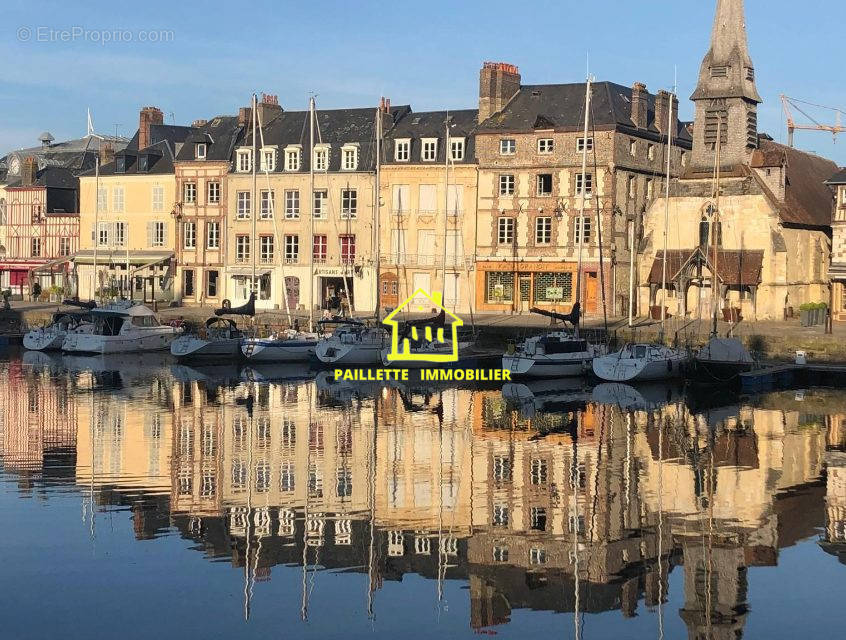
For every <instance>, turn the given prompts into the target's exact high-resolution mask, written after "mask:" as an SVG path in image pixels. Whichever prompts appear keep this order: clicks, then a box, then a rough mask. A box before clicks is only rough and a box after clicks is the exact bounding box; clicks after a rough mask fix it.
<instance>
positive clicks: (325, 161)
mask: <svg viewBox="0 0 846 640" xmlns="http://www.w3.org/2000/svg"><path fill="white" fill-rule="evenodd" d="M328 169H329V146H328V145H320V146H315V147H314V170H315V171H327V170H328Z"/></svg>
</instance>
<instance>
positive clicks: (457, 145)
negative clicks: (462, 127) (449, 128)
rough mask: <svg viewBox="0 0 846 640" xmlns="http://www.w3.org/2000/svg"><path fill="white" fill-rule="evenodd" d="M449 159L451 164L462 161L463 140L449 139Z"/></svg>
mask: <svg viewBox="0 0 846 640" xmlns="http://www.w3.org/2000/svg"><path fill="white" fill-rule="evenodd" d="M449 157H450V160H452V161H453V162H460V161H461V160H464V138H450V139H449Z"/></svg>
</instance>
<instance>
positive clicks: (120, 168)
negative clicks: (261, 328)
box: [115, 156, 126, 173]
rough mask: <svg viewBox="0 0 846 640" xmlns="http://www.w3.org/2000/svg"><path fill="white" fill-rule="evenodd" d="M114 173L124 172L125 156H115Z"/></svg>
mask: <svg viewBox="0 0 846 640" xmlns="http://www.w3.org/2000/svg"><path fill="white" fill-rule="evenodd" d="M115 173H126V156H118V157H117V158H115Z"/></svg>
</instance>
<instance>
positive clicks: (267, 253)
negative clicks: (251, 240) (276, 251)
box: [259, 235, 273, 264]
mask: <svg viewBox="0 0 846 640" xmlns="http://www.w3.org/2000/svg"><path fill="white" fill-rule="evenodd" d="M259 262H261V263H262V264H270V263H272V262H273V236H265V235H262V236H259Z"/></svg>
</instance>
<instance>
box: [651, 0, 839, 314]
mask: <svg viewBox="0 0 846 640" xmlns="http://www.w3.org/2000/svg"><path fill="white" fill-rule="evenodd" d="M691 100H693V102H694V104H695V111H696V115H695V121H694V123H693V134H694V135H693V153H692V157H691V162H690V163H689V165H688V166H687V168H686V171H685V172H684V174H683V175H682V176H681V177H680V178H679V179H677V180H673V181H672V183H671V185H670V200H669V204H668V203H667V201H666V200H665V199H664V198H663V197H662V198H657V199H656V200H655V201H654V202H653V203H652V206H651V207H650V208H649V210H648V212H647V214H646V220H645V242H644V246H643V250H642V254H641V256H640V265H639V270H640V282H641V295H640V297H639V300H640V305H639V311H640V313H641V314H643V315H647V314H649V313H652V314H653V315H657V314H660V307H661V305H664V306H665V307H666V308H667V311H668V313H669V314H671V315H673V316H677V317H681V318H685V317H687V318H697V317H705V318H707V317H710V316H711V315H712V313H713V312H714V311H716V312H717V314H718V315H719V316H720V317H721V318H724V319H726V320H728V319H732V318H733V319H734V320H735V321H736V320H737V319H739V318H745V319H747V320H754V319H777V320H780V319H782V318H784V317H786V316H790V315H791V314H792V313H798V308H799V305H801V304H803V303H806V302H826V303H827V302H828V300H829V284H828V283H829V278H828V263H829V255H830V251H831V242H830V239H829V230H830V225H831V205H832V196H831V192H830V190H829V188H828V187H827V186H826V185H825V184H824V182H825V181H826V180H827V179H828V178H830V177H831V176H832V175H833V174H834V172H835V171H836V170H837V167H836V165H835V164H834V163H832V162H830V161H829V160H826V159H824V158H820V157H818V156H815V155H813V154H810V153H805V152H802V151H799V150H796V149H792V148H789V147H785V146H783V145H780V144H777V143H776V142H774V141H773V140H772V139H771V138H769V137H768V136H766V135H764V134H759V133H758V128H757V105H758V104H759V103H760V102H761V98H760V96H759V95H758V92H757V89H756V86H755V68H754V66H753V65H752V61H751V59H750V57H749V53H748V49H747V38H746V28H745V22H744V14H743V2H742V0H720V1H719V2H718V3H717V12H716V16H715V19H714V28H713V32H712V35H711V46H710V49H709V51H708V53H707V54H706V56H705V58H704V60H703V62H702V67H701V70H700V73H699V82H698V84H697V88H696V90H695V91H694V93H693V95H692V96H691ZM716 167H718V168H719V171H718V172H717V171H716V170H715V168H716ZM717 173H719V190H718V189H717V180H716V174H717ZM665 216H668V218H669V221H670V222H669V228H668V229H666V238H665V229H664V220H665ZM665 242H666V246H667V253H666V280H665V266H664V262H665V260H664V246H665ZM664 283H666V289H662V284H664ZM712 291H713V293H712ZM714 304H716V307H717V308H716V309H713V306H714Z"/></svg>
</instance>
